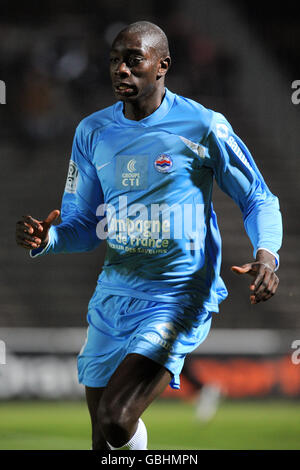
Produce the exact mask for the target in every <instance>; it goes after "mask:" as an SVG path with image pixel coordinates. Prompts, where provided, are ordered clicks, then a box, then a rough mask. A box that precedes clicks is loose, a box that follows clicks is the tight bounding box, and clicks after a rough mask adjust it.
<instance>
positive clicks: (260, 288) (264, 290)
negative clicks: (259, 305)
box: [254, 270, 273, 298]
mask: <svg viewBox="0 0 300 470" xmlns="http://www.w3.org/2000/svg"><path fill="white" fill-rule="evenodd" d="M272 274H273V273H272V271H270V270H265V273H264V276H263V278H262V280H261V283H260V284H259V285H257V286H256V288H255V290H254V293H255V295H256V297H257V298H262V297H263V295H264V294H268V293H269V292H270V291H269V288H268V286H269V283H270V280H271V277H272Z"/></svg>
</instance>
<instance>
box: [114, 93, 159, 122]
mask: <svg viewBox="0 0 300 470" xmlns="http://www.w3.org/2000/svg"><path fill="white" fill-rule="evenodd" d="M164 96H165V87H164V86H163V87H162V88H159V89H158V90H156V91H155V92H154V93H153V94H152V95H150V96H149V95H147V96H144V97H142V98H141V99H139V100H137V101H134V102H129V101H128V102H126V103H124V110H123V113H124V116H125V117H126V118H127V119H131V120H132V121H140V120H141V119H144V118H146V117H147V116H150V114H152V113H154V111H156V109H157V108H159V106H160V105H161V103H162V101H163V99H164Z"/></svg>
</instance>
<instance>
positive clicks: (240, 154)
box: [226, 135, 252, 171]
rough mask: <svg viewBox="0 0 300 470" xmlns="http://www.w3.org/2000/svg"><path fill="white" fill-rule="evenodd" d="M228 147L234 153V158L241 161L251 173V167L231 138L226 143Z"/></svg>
mask: <svg viewBox="0 0 300 470" xmlns="http://www.w3.org/2000/svg"><path fill="white" fill-rule="evenodd" d="M226 142H227V144H228V145H229V147H230V148H231V149H232V150H233V151H234V153H235V154H236V156H237V157H238V158H239V159H240V160H241V162H242V163H243V164H244V165H245V166H246V167H247V168H248V170H250V171H252V168H251V165H250V164H249V162H248V160H247V158H246V156H245V154H244V153H243V152H242V150H241V148H240V147H239V145H238V143H237V141H236V140H235V139H234V138H233V137H232V135H231V136H230V137H229V139H228V140H227V141H226Z"/></svg>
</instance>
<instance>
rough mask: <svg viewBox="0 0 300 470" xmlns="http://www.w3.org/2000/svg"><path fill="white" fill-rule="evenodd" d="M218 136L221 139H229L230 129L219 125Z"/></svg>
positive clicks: (224, 125)
mask: <svg viewBox="0 0 300 470" xmlns="http://www.w3.org/2000/svg"><path fill="white" fill-rule="evenodd" d="M216 127H217V136H218V137H219V138H220V139H227V138H228V135H229V128H228V126H226V124H217V126H216Z"/></svg>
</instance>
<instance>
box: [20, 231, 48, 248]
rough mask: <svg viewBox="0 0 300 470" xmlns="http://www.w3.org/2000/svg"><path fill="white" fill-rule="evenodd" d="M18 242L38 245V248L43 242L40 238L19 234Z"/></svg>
mask: <svg viewBox="0 0 300 470" xmlns="http://www.w3.org/2000/svg"><path fill="white" fill-rule="evenodd" d="M16 239H17V242H20V243H33V244H34V245H36V248H37V247H38V246H39V245H40V244H41V243H42V240H41V239H40V238H38V237H34V236H31V235H28V234H24V233H23V234H18V235H17V237H16Z"/></svg>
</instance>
